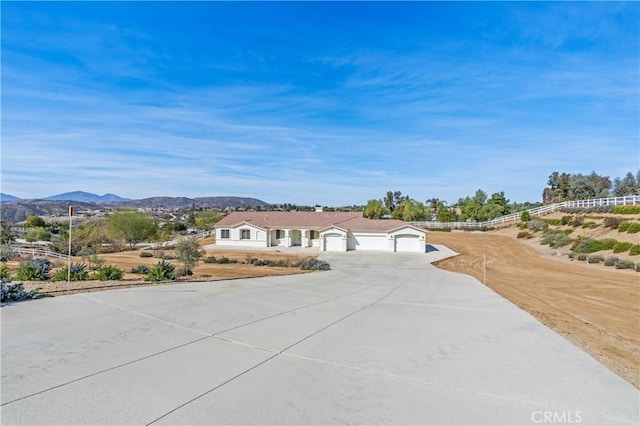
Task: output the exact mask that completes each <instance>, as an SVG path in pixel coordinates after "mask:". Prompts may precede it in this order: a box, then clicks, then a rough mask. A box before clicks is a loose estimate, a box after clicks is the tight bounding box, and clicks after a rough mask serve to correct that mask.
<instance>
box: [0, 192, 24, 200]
mask: <svg viewBox="0 0 640 426" xmlns="http://www.w3.org/2000/svg"><path fill="white" fill-rule="evenodd" d="M0 201H6V202H11V201H20V198H18V197H16V196H14V195H11V194H3V193H2V192H0Z"/></svg>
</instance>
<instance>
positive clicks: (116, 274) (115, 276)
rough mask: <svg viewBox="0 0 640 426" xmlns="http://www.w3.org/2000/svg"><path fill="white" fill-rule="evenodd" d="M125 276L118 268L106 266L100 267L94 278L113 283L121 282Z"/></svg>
mask: <svg viewBox="0 0 640 426" xmlns="http://www.w3.org/2000/svg"><path fill="white" fill-rule="evenodd" d="M123 275H124V271H123V270H122V269H120V268H118V267H116V266H111V265H106V266H100V267H99V268H98V269H97V270H96V271H95V272H94V275H93V277H94V278H95V279H97V280H100V281H113V280H121V279H122V276H123Z"/></svg>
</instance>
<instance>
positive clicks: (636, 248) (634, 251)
mask: <svg viewBox="0 0 640 426" xmlns="http://www.w3.org/2000/svg"><path fill="white" fill-rule="evenodd" d="M639 254H640V244H634V245H633V246H632V247H631V248H630V249H629V256H637V255H639Z"/></svg>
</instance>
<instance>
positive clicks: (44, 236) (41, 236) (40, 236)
mask: <svg viewBox="0 0 640 426" xmlns="http://www.w3.org/2000/svg"><path fill="white" fill-rule="evenodd" d="M25 239H26V240H27V242H29V243H33V242H36V241H51V232H49V231H47V230H46V229H44V228H43V227H41V226H38V227H36V228H33V229H32V230H30V231H29V232H27V236H26V237H25Z"/></svg>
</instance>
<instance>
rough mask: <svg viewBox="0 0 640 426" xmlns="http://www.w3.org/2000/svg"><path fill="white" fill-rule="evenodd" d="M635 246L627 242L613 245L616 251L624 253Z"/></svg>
mask: <svg viewBox="0 0 640 426" xmlns="http://www.w3.org/2000/svg"><path fill="white" fill-rule="evenodd" d="M631 247H633V243H627V242H617V243H615V244H614V245H613V252H614V253H624V252H625V251H629V249H631Z"/></svg>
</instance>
